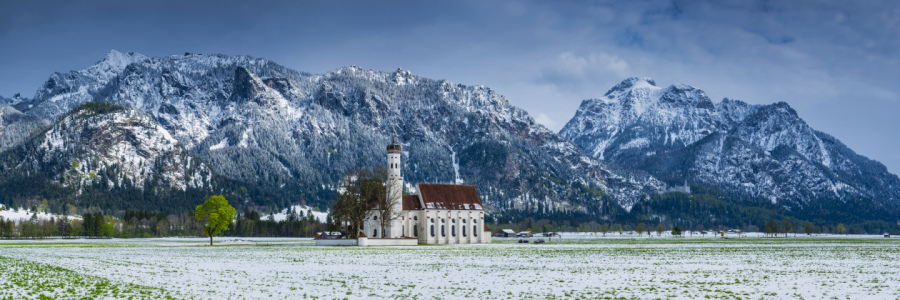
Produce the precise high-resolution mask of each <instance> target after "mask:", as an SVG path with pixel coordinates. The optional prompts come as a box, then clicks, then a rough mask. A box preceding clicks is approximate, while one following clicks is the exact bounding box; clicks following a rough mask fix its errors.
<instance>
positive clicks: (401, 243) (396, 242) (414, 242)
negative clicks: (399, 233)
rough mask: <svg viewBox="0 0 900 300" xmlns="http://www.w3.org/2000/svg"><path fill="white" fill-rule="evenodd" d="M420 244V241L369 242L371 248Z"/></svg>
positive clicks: (386, 240)
mask: <svg viewBox="0 0 900 300" xmlns="http://www.w3.org/2000/svg"><path fill="white" fill-rule="evenodd" d="M418 244H419V240H418V239H372V238H370V239H369V241H368V245H369V246H415V245H418Z"/></svg>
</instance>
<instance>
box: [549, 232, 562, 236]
mask: <svg viewBox="0 0 900 300" xmlns="http://www.w3.org/2000/svg"><path fill="white" fill-rule="evenodd" d="M560 236H562V235H560V234H559V233H558V232H551V233H548V234H547V237H560Z"/></svg>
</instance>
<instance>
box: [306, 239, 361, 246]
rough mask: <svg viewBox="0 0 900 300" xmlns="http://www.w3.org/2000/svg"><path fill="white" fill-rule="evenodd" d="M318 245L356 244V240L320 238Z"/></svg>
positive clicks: (317, 241)
mask: <svg viewBox="0 0 900 300" xmlns="http://www.w3.org/2000/svg"><path fill="white" fill-rule="evenodd" d="M316 246H356V240H352V239H318V240H316Z"/></svg>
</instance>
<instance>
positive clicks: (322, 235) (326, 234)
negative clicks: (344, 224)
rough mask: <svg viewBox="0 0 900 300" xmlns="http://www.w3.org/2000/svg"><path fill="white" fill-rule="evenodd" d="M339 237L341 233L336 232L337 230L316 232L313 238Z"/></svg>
mask: <svg viewBox="0 0 900 300" xmlns="http://www.w3.org/2000/svg"><path fill="white" fill-rule="evenodd" d="M339 238H341V233H340V232H337V231H334V232H330V231H323V232H316V236H315V239H317V240H318V239H339Z"/></svg>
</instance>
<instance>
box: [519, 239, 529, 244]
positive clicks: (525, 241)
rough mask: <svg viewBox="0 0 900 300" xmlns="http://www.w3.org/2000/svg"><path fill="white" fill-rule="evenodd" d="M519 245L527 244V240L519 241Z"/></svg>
mask: <svg viewBox="0 0 900 300" xmlns="http://www.w3.org/2000/svg"><path fill="white" fill-rule="evenodd" d="M521 243H525V244H528V240H526V239H519V244H521Z"/></svg>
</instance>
